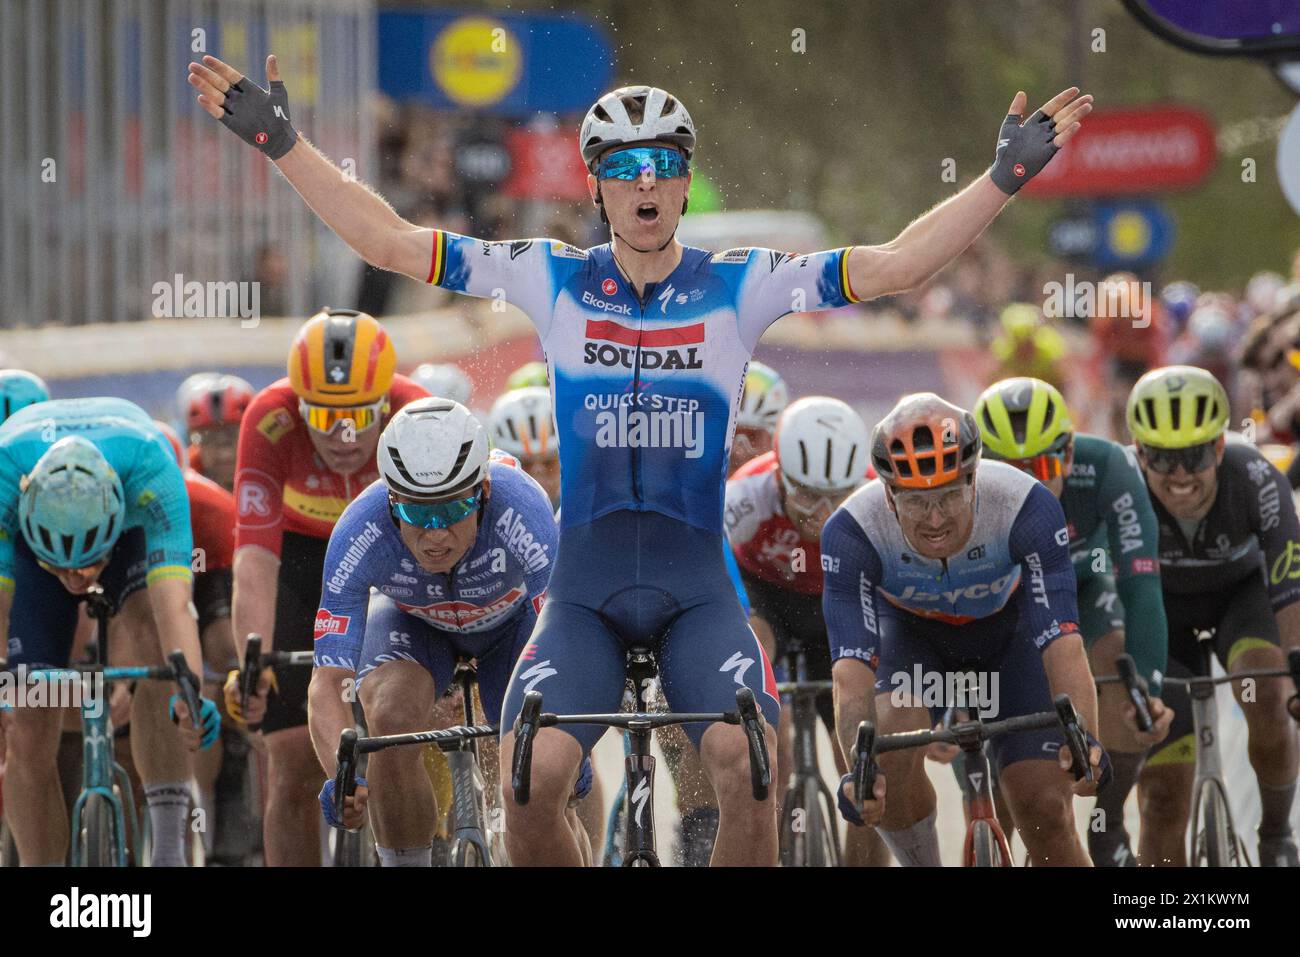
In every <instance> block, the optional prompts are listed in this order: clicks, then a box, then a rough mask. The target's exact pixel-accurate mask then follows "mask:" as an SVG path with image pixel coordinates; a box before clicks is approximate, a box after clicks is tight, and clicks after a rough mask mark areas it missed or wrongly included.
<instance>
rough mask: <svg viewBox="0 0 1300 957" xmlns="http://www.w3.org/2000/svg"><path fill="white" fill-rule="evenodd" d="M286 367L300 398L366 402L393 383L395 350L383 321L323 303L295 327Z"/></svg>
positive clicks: (319, 401)
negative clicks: (295, 331)
mask: <svg viewBox="0 0 1300 957" xmlns="http://www.w3.org/2000/svg"><path fill="white" fill-rule="evenodd" d="M288 367H289V384H290V385H291V386H292V387H293V391H294V393H296V394H297V396H298V398H300V399H302V400H303V401H304V402H308V403H310V404H312V405H336V406H358V405H366V404H368V403H372V402H378V401H379V400H380V399H382V398H383V397H384V396H385V395H386V394H387V393H388V389H389V387H391V386H392V384H393V373H394V372H395V371H396V369H397V350H396V349H394V348H393V341H392V340H391V339H390V338H388V333H386V332H385V331H384V327H383V326H381V325H380V324H379V323H378V322H376V321H375V319H374V318H373V317H371V316H368V315H366V314H365V313H364V312H355V311H353V310H351V309H322V310H321V311H320V312H318V313H317V314H316V315H314V316H312V317H311V318H310V319H308V320H307V321H306V322H305V323H303V326H302V328H301V329H299V330H298V334H297V335H296V336H295V337H294V340H293V345H292V346H290V347H289V361H288Z"/></svg>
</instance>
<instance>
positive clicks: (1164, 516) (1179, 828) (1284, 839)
mask: <svg viewBox="0 0 1300 957" xmlns="http://www.w3.org/2000/svg"><path fill="white" fill-rule="evenodd" d="M1126 413H1127V418H1128V428H1129V432H1130V434H1131V435H1132V436H1133V441H1134V443H1135V446H1136V450H1137V459H1138V463H1139V464H1140V465H1141V467H1142V472H1143V475H1144V476H1145V477H1146V483H1147V488H1148V489H1149V490H1150V493H1151V504H1152V506H1153V508H1154V509H1155V514H1156V520H1157V522H1158V523H1159V529H1160V583H1161V587H1162V588H1163V590H1164V606H1165V614H1166V616H1167V618H1168V623H1169V669H1168V674H1169V676H1170V677H1175V676H1176V677H1186V676H1187V675H1199V674H1201V673H1202V671H1203V664H1202V659H1201V649H1200V647H1199V646H1198V640H1197V633H1198V632H1202V631H1207V630H1208V631H1211V632H1213V639H1212V640H1213V650H1214V654H1215V656H1216V657H1217V658H1218V659H1219V663H1220V664H1221V665H1223V668H1224V670H1225V671H1226V672H1227V673H1228V674H1234V673H1236V672H1239V671H1247V670H1253V669H1257V668H1281V667H1285V651H1284V650H1283V649H1290V648H1297V647H1300V521H1297V518H1296V510H1295V507H1294V505H1293V504H1292V501H1291V489H1290V487H1289V485H1288V484H1287V481H1286V479H1285V477H1284V476H1283V475H1282V473H1281V472H1279V471H1278V470H1277V469H1276V468H1274V467H1273V466H1272V465H1271V464H1270V463H1269V462H1268V460H1267V459H1265V458H1264V456H1263V455H1261V454H1260V452H1259V450H1258V449H1256V448H1255V447H1254V446H1253V445H1250V444H1249V443H1247V442H1244V441H1240V440H1238V439H1236V438H1233V439H1232V440H1229V439H1228V437H1227V435H1226V431H1227V427H1228V415H1229V405H1228V395H1227V393H1226V392H1225V391H1224V388H1223V386H1222V385H1220V384H1219V381H1218V380H1217V379H1215V378H1214V376H1213V375H1211V374H1210V373H1209V372H1206V371H1205V370H1204V369H1199V368H1196V367H1194V366H1166V367H1164V368H1162V369H1154V370H1152V371H1151V372H1148V373H1146V374H1145V375H1144V376H1142V377H1141V378H1140V379H1138V381H1137V384H1136V385H1135V386H1134V387H1133V391H1132V392H1131V393H1130V394H1129V397H1128V405H1127V409H1126ZM1245 685H1246V683H1244V682H1243V683H1241V684H1236V683H1234V684H1233V686H1232V690H1233V694H1234V695H1235V696H1236V697H1237V700H1238V702H1240V703H1241V710H1242V712H1243V713H1244V714H1245V717H1246V728H1247V733H1248V735H1249V738H1250V763H1251V766H1252V767H1253V768H1254V769H1255V778H1256V782H1257V783H1258V785H1259V801H1260V811H1261V814H1260V823H1259V859H1260V863H1261V864H1263V865H1266V866H1269V865H1283V866H1290V867H1294V866H1296V865H1297V863H1300V862H1297V858H1296V844H1295V838H1294V836H1293V835H1292V829H1291V820H1290V818H1291V805H1292V802H1293V801H1294V799H1295V790H1296V765H1297V760H1296V759H1297V748H1296V734H1295V728H1294V726H1293V725H1292V723H1291V720H1290V718H1289V717H1288V716H1287V712H1286V699H1287V697H1288V689H1287V682H1286V680H1285V679H1283V678H1262V679H1258V680H1257V681H1256V682H1251V683H1250V684H1249V686H1245ZM1164 697H1165V701H1166V702H1167V703H1168V704H1169V705H1170V706H1171V707H1172V708H1173V710H1174V722H1173V726H1172V727H1171V728H1170V731H1169V737H1168V738H1167V739H1166V740H1165V741H1164V743H1163V744H1161V745H1158V746H1157V747H1155V748H1154V749H1153V750H1152V753H1151V756H1150V757H1149V758H1148V759H1147V762H1146V767H1145V768H1144V769H1143V771H1142V775H1141V778H1140V779H1139V786H1138V796H1139V799H1140V800H1141V806H1142V836H1141V840H1140V846H1139V852H1138V853H1139V858H1140V860H1142V861H1143V862H1144V863H1147V864H1174V865H1186V863H1187V847H1186V843H1187V842H1186V840H1185V839H1184V834H1185V832H1186V830H1187V821H1188V818H1189V816H1190V814H1191V799H1192V775H1193V771H1194V767H1195V762H1196V739H1195V736H1194V734H1193V730H1192V721H1191V704H1190V702H1189V701H1188V699H1187V693H1186V691H1184V690H1182V689H1175V688H1173V687H1172V686H1171V687H1169V688H1167V689H1166V691H1165V695H1164Z"/></svg>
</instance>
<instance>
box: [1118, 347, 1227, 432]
mask: <svg viewBox="0 0 1300 957" xmlns="http://www.w3.org/2000/svg"><path fill="white" fill-rule="evenodd" d="M1127 413H1128V430H1129V432H1130V433H1131V434H1132V436H1133V439H1134V441H1136V442H1137V443H1138V444H1139V445H1151V446H1155V447H1156V448H1161V449H1185V448H1187V447H1189V446H1192V445H1200V444H1202V443H1204V442H1213V441H1214V440H1215V439H1217V438H1218V437H1219V436H1221V435H1222V434H1223V433H1224V431H1225V430H1226V429H1227V428H1228V393H1227V392H1225V391H1224V388H1223V386H1221V385H1220V384H1219V380H1218V379H1216V378H1215V377H1214V376H1213V375H1211V374H1210V373H1209V372H1206V371H1205V370H1204V369H1198V368H1197V367H1195V366H1165V367H1164V368H1162V369H1152V370H1151V371H1150V372H1148V373H1147V374H1146V375H1144V376H1143V377H1142V378H1140V379H1138V380H1137V384H1136V385H1134V386H1133V391H1132V392H1130V393H1129V397H1128V409H1127Z"/></svg>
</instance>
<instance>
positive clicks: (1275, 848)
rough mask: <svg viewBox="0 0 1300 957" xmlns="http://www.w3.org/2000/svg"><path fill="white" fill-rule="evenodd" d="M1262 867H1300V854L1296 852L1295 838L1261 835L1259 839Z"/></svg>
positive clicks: (1260, 863) (1288, 835) (1260, 864)
mask: <svg viewBox="0 0 1300 957" xmlns="http://www.w3.org/2000/svg"><path fill="white" fill-rule="evenodd" d="M1259 866H1260V867H1300V854H1298V853H1297V852H1296V845H1295V838H1294V837H1292V836H1291V835H1290V834H1287V835H1285V836H1284V837H1261V838H1260V839H1259Z"/></svg>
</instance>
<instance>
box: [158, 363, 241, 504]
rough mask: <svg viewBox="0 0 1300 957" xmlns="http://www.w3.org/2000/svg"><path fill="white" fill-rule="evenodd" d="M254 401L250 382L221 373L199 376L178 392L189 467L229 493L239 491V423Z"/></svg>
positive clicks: (191, 378)
mask: <svg viewBox="0 0 1300 957" xmlns="http://www.w3.org/2000/svg"><path fill="white" fill-rule="evenodd" d="M252 401H253V387H252V386H251V385H249V384H248V382H246V381H245V380H244V379H241V378H240V377H239V376H237V375H226V374H224V373H221V372H198V373H195V374H194V375H192V376H190V377H189V378H188V379H186V380H185V381H184V382H182V383H181V387H180V388H179V389H178V390H177V391H176V404H177V406H178V407H179V411H180V415H181V421H182V422H184V423H185V430H186V434H187V436H188V438H189V450H188V452H187V456H186V457H187V461H188V463H189V465H190V466H191V467H192V468H193V469H194V470H195V471H196V472H198V473H199V474H200V475H202V476H205V477H206V478H209V479H211V480H212V481H214V482H216V483H217V484H218V485H220V486H221V487H222V488H224V489H225V490H226V491H228V492H230V491H233V490H234V488H235V460H236V457H237V456H238V453H239V424H240V423H241V422H242V421H243V420H244V412H245V411H247V409H248V406H249V404H250V403H251V402H252Z"/></svg>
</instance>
